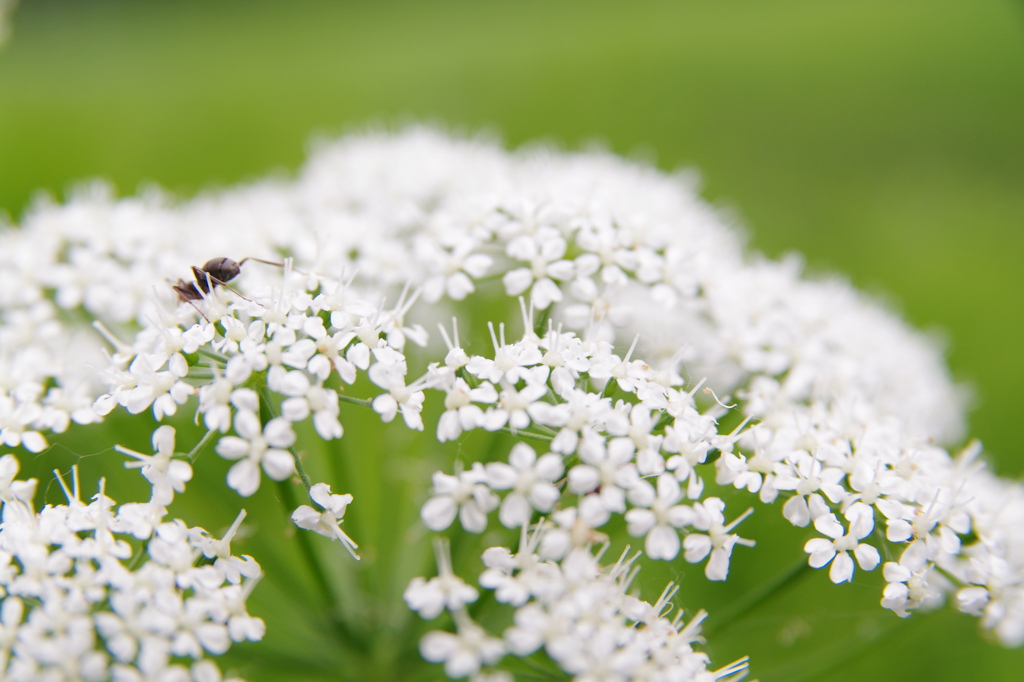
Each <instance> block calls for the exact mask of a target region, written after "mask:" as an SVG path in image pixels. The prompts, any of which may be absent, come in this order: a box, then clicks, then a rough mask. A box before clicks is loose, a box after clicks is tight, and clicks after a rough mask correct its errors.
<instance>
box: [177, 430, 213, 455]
mask: <svg viewBox="0 0 1024 682" xmlns="http://www.w3.org/2000/svg"><path fill="white" fill-rule="evenodd" d="M216 435H217V431H216V430H215V429H210V430H209V431H207V432H206V433H205V434H204V435H203V437H202V438H201V439H200V440H199V442H198V443H196V446H195V447H194V448H192V449H191V450H189V451H188V454H187V455H185V457H187V458H188V461H189V462H193V463H194V462H195V461H196V458H197V457H199V451H200V450H202V449H203V448H204V447H206V444H207V443H209V442H210V441H211V440H213V437H214V436H216Z"/></svg>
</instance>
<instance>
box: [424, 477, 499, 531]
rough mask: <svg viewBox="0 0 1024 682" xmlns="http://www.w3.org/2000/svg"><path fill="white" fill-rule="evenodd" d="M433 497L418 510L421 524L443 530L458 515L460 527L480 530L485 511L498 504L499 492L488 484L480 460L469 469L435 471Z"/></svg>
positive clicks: (483, 524) (483, 526) (482, 528)
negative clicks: (496, 493)
mask: <svg viewBox="0 0 1024 682" xmlns="http://www.w3.org/2000/svg"><path fill="white" fill-rule="evenodd" d="M432 481H433V483H434V489H433V497H431V498H430V499H429V500H427V501H426V503H424V505H423V508H422V509H421V510H420V518H421V519H422V520H423V524H424V525H425V526H426V527H427V528H429V529H430V530H436V531H440V530H444V529H445V528H447V527H448V526H450V525H452V521H454V520H455V516H456V515H458V517H459V521H460V522H461V523H462V527H463V528H465V529H466V530H468V531H469V532H470V533H482V532H483V531H484V529H485V528H486V527H487V513H488V512H490V511H491V510H492V509H494V508H495V507H497V506H498V500H499V498H498V496H497V495H495V494H494V493H493V492H492V491H491V489H490V488H488V487H487V484H486V481H487V473H486V472H485V471H484V467H483V465H482V464H480V463H479V462H475V463H474V464H473V467H472V468H471V469H470V470H469V471H461V472H458V473H457V474H456V475H455V476H450V475H448V474H444V473H442V472H440V471H435V472H434V476H433V478H432Z"/></svg>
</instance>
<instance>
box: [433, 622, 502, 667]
mask: <svg viewBox="0 0 1024 682" xmlns="http://www.w3.org/2000/svg"><path fill="white" fill-rule="evenodd" d="M459 613H464V612H462V611H460V612H459ZM457 623H458V634H452V633H450V632H443V631H440V630H433V631H431V632H428V633H427V634H426V635H424V636H423V639H422V640H420V653H421V654H422V655H423V658H425V659H427V660H428V661H430V662H431V663H444V672H445V674H447V675H448V676H449V677H455V678H459V677H468V676H470V675H475V674H476V673H478V672H479V671H480V667H481V666H482V665H490V664H492V663H496V662H497V661H498V660H499V659H500V658H501V657H502V656H503V655H504V654H505V647H504V645H503V644H502V641H501V640H500V639H498V638H497V637H491V636H490V635H488V634H487V633H486V632H485V631H484V630H483V628H481V627H480V626H479V625H477V624H476V623H474V622H472V621H471V620H469V617H468V616H465V617H464V618H461V619H459V620H458V621H457Z"/></svg>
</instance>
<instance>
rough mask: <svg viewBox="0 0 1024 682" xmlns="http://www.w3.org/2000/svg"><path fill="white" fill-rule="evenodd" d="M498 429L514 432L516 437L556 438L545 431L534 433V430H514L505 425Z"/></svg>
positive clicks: (548, 439)
mask: <svg viewBox="0 0 1024 682" xmlns="http://www.w3.org/2000/svg"><path fill="white" fill-rule="evenodd" d="M498 430H499V431H504V432H505V433H509V434H512V435H513V436H516V437H519V438H532V439H533V440H543V441H549V442H550V441H551V440H553V439H554V436H548V435H546V434H543V433H533V432H532V431H514V430H512V429H510V428H509V427H507V426H504V427H502V428H500V429H498Z"/></svg>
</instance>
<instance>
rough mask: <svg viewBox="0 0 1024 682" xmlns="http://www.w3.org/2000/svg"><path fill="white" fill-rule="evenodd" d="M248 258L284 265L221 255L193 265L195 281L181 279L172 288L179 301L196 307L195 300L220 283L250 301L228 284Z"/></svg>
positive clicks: (279, 265) (273, 263)
mask: <svg viewBox="0 0 1024 682" xmlns="http://www.w3.org/2000/svg"><path fill="white" fill-rule="evenodd" d="M247 260H254V261H256V262H258V263H266V264H267V265H276V266H278V267H284V266H283V265H282V264H281V263H275V262H273V261H269V260H263V259H262V258H253V257H251V256H250V257H248V258H243V259H242V260H240V261H234V260H231V259H230V258H225V257H224V256H220V257H218V258H211V259H210V260H208V261H206V262H205V263H203V267H201V268H200V267H196V266H195V265H193V266H192V276H193V277H195V280H196V281H195V282H186V281H185V280H183V279H179V280H178V281H177V283H175V284H172V285H171V288H172V289H174V291H175V293H177V294H178V300H179V301H181V302H182V303H188V304H189V305H191V306H192V307H193V308H195V307H196V305H195V303H194V301H198V300H200V299H202V298H203V297H204V296H205V295H206V294H209V293H210V291H211V290H212V289H213V288H214V287H216V286H217V285H218V284H220V285H223V286H225V287H227V288H228V289H231V291H233V292H234V293H235V294H236V295H237V296H239V297H240V298H244V299H245V300H246V301H248V300H249V299H247V298H245V296H242V295H241V294H239V293H238V292H237V291H235V290H234V289H232V288H231V287H230V286H229V285H228V282H230V281H231V280H233V279H234V278H235V277H238V273H240V272H241V271H242V263H244V262H245V261H247ZM196 310H197V311H199V308H196ZM199 314H200V315H203V313H202V311H199ZM203 317H206V315H203Z"/></svg>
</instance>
